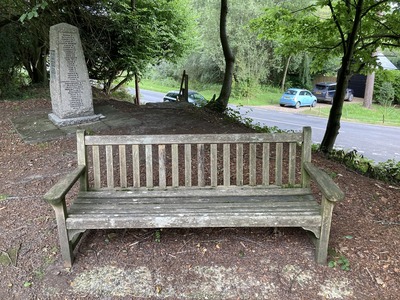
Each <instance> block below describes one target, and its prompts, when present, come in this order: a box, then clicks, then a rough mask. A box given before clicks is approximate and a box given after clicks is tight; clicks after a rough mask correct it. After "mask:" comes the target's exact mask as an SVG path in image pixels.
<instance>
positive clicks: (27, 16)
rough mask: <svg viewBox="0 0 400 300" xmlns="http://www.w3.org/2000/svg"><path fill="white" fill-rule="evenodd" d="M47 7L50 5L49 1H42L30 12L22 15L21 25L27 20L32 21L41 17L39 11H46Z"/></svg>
mask: <svg viewBox="0 0 400 300" xmlns="http://www.w3.org/2000/svg"><path fill="white" fill-rule="evenodd" d="M47 5H49V4H48V3H47V1H42V2H41V3H38V4H36V5H35V6H34V7H32V8H31V9H30V10H29V11H28V12H26V13H24V14H22V15H21V17H20V18H19V21H20V22H21V23H24V21H25V20H30V19H32V18H37V17H39V13H38V11H39V9H42V10H44V9H45V8H46V7H47Z"/></svg>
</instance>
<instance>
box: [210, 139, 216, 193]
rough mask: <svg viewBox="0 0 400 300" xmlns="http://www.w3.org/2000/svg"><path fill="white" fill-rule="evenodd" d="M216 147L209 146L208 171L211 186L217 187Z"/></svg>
mask: <svg viewBox="0 0 400 300" xmlns="http://www.w3.org/2000/svg"><path fill="white" fill-rule="evenodd" d="M217 153H218V147H217V144H211V145H210V169H211V186H217V185H218V155H217Z"/></svg>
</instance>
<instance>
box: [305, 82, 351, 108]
mask: <svg viewBox="0 0 400 300" xmlns="http://www.w3.org/2000/svg"><path fill="white" fill-rule="evenodd" d="M335 92H336V83H335V82H319V83H317V84H316V85H315V87H314V89H313V91H312V93H313V95H314V96H315V97H317V101H321V102H329V103H331V104H332V101H333V96H334V95H335ZM353 97H354V95H353V90H352V89H346V95H345V96H344V100H347V101H350V102H351V101H353Z"/></svg>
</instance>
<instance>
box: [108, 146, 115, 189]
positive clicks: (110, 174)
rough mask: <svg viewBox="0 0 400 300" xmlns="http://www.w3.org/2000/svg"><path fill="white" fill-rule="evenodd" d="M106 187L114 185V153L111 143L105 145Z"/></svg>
mask: <svg viewBox="0 0 400 300" xmlns="http://www.w3.org/2000/svg"><path fill="white" fill-rule="evenodd" d="M106 170H107V187H108V188H113V187H114V155H113V148H112V146H111V145H107V146H106Z"/></svg>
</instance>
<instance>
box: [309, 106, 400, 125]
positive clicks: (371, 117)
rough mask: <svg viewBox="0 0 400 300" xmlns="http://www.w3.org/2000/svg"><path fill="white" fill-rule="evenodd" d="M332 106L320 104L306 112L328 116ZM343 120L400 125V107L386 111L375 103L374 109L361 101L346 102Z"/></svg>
mask: <svg viewBox="0 0 400 300" xmlns="http://www.w3.org/2000/svg"><path fill="white" fill-rule="evenodd" d="M330 109H331V106H326V107H324V106H321V105H318V106H317V107H316V108H315V109H312V110H305V111H304V113H305V114H308V115H314V116H319V117H326V118H327V117H328V116H329V111H330ZM342 113H343V114H342V120H346V121H353V122H360V123H368V124H379V125H390V126H400V109H399V108H397V107H390V108H389V109H387V111H386V112H385V108H384V107H383V106H381V105H379V104H373V105H372V109H367V108H365V107H363V105H362V103H360V102H345V103H344V106H343V112H342Z"/></svg>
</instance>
